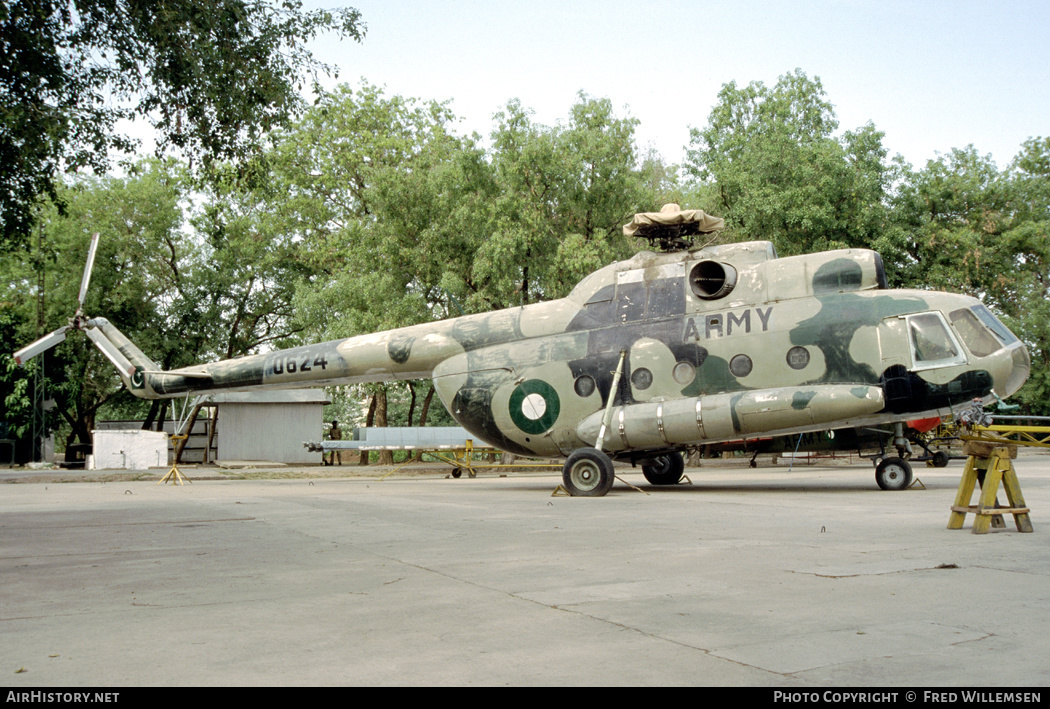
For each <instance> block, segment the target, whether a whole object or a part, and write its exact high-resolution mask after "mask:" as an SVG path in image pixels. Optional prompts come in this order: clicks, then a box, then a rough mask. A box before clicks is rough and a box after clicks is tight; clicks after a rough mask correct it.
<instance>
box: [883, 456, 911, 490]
mask: <svg viewBox="0 0 1050 709" xmlns="http://www.w3.org/2000/svg"><path fill="white" fill-rule="evenodd" d="M914 479H915V478H914V475H913V474H912V470H911V464H910V463H908V461H906V460H904V459H903V458H883V459H882V460H881V461H879V464H878V465H877V466H876V467H875V482H877V483H878V484H879V487H881V488H882V489H883V490H904V489H906V488H907V487H908V486H909V485H911V483H912V480H914Z"/></svg>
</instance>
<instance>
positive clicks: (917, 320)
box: [907, 312, 966, 370]
mask: <svg viewBox="0 0 1050 709" xmlns="http://www.w3.org/2000/svg"><path fill="white" fill-rule="evenodd" d="M907 320H908V336H909V337H910V338H911V354H912V360H913V363H914V367H913V369H916V370H919V369H934V368H936V367H948V366H951V365H954V364H963V363H965V362H966V357H965V356H964V355H963V354H962V350H961V349H960V347H959V345H958V343H957V342H956V341H955V337H953V336H952V334H951V331H950V330H949V329H948V325H947V324H946V323H945V322H944V316H942V315H941V314H940V313H936V312H931V313H919V314H918V315H909V316H908V318H907Z"/></svg>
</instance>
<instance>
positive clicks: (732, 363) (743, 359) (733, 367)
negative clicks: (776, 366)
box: [729, 354, 754, 378]
mask: <svg viewBox="0 0 1050 709" xmlns="http://www.w3.org/2000/svg"><path fill="white" fill-rule="evenodd" d="M753 367H754V365H753V363H752V362H751V358H750V357H748V356H747V355H745V354H738V355H737V356H736V357H733V359H731V360H729V371H730V372H732V373H733V376H734V377H740V378H743V377H746V376H747V375H748V374H751V370H752V368H753Z"/></svg>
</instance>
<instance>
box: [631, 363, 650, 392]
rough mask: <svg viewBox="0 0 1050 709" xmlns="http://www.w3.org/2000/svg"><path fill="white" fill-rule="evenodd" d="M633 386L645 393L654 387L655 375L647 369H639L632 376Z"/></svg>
mask: <svg viewBox="0 0 1050 709" xmlns="http://www.w3.org/2000/svg"><path fill="white" fill-rule="evenodd" d="M631 384H633V385H634V388H635V389H638V390H641V391H645V390H646V389H648V388H649V387H651V386H652V385H653V373H652V372H650V371H649V370H648V369H646V368H645V367H639V368H638V369H636V370H634V372H633V373H632V374H631Z"/></svg>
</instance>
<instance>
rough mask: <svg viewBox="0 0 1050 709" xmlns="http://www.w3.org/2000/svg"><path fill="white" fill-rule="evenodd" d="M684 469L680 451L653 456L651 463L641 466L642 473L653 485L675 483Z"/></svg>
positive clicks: (680, 477)
mask: <svg viewBox="0 0 1050 709" xmlns="http://www.w3.org/2000/svg"><path fill="white" fill-rule="evenodd" d="M684 471H685V461H684V460H682V454H681V453H668V454H666V455H661V456H657V457H656V458H653V464H652V465H643V466H642V475H644V476H645V479H646V480H648V481H649V482H650V483H651V484H653V485H677V484H678V481H679V480H681V479H682V473H683V472H684Z"/></svg>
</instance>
